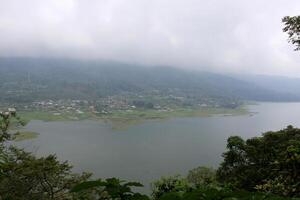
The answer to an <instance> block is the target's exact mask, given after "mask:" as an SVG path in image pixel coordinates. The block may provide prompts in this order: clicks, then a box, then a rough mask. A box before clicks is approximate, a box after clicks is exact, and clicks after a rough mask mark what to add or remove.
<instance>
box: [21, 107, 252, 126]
mask: <svg viewBox="0 0 300 200" xmlns="http://www.w3.org/2000/svg"><path fill="white" fill-rule="evenodd" d="M247 113H248V111H247V109H246V108H245V107H240V108H237V109H226V108H208V107H206V108H196V109H195V108H174V109H172V110H169V111H159V110H154V109H135V110H116V111H113V112H112V113H108V114H94V113H91V112H84V113H82V114H78V113H62V114H61V115H54V114H53V113H51V112H45V111H32V112H31V111H27V112H19V116H20V117H21V118H22V119H23V120H24V121H25V122H29V121H30V120H42V121H78V120H99V121H104V122H107V123H110V124H111V126H112V128H113V129H124V128H127V127H129V126H131V125H135V124H140V123H143V122H144V121H146V120H164V119H169V118H174V117H210V116H214V115H224V116H228V115H229V116H232V115H244V114H247Z"/></svg>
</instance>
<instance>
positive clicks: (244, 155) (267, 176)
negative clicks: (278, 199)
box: [217, 126, 300, 197]
mask: <svg viewBox="0 0 300 200" xmlns="http://www.w3.org/2000/svg"><path fill="white" fill-rule="evenodd" d="M227 148H228V151H227V152H225V153H224V154H223V157H224V161H223V163H222V164H221V166H220V168H219V169H218V172H217V177H218V180H219V181H220V182H222V183H226V184H231V185H232V186H233V187H235V188H238V189H246V190H249V191H254V190H261V191H263V192H271V193H274V194H279V195H285V196H296V197H299V196H300V129H297V128H293V127H292V126H288V127H287V128H286V129H283V130H280V131H277V132H266V133H264V134H263V135H262V137H254V138H251V139H248V140H246V141H244V140H243V139H242V138H240V137H237V136H235V137H230V138H229V139H228V142H227Z"/></svg>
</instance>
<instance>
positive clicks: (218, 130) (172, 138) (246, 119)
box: [18, 103, 300, 190]
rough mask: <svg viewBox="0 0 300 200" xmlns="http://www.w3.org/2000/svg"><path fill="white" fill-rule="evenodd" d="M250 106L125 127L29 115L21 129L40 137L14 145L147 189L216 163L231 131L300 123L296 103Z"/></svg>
mask: <svg viewBox="0 0 300 200" xmlns="http://www.w3.org/2000/svg"><path fill="white" fill-rule="evenodd" d="M248 109H249V111H250V112H253V113H255V114H248V115H243V116H214V117H198V118H174V119H168V120H162V121H147V122H145V123H143V124H140V125H134V126H131V127H129V128H128V129H127V130H113V129H112V128H111V126H110V125H109V124H105V123H101V122H97V121H76V122H74V121H72V122H42V121H31V122H30V123H29V124H28V125H27V126H26V127H25V129H26V130H28V131H34V132H38V133H40V135H39V137H38V138H36V139H33V140H27V141H23V142H19V143H18V145H19V146H22V147H24V148H25V149H26V150H29V151H32V152H34V153H35V154H36V155H39V156H41V155H47V154H49V153H54V154H56V155H57V156H58V158H59V159H61V160H68V161H69V162H70V163H71V164H72V165H74V171H75V172H81V171H88V172H93V173H94V175H95V177H101V178H107V177H120V178H122V179H126V180H132V181H133V180H134V181H140V182H142V183H143V184H145V190H148V189H149V184H150V182H152V181H153V180H155V179H158V178H159V177H161V176H163V175H164V176H167V175H175V174H182V175H186V174H187V172H188V170H190V169H192V168H195V167H197V166H200V165H205V166H212V167H217V166H218V164H219V163H220V162H221V160H222V157H221V154H222V152H224V150H225V146H226V139H227V138H228V137H229V136H231V135H240V136H242V137H243V138H249V137H253V136H259V135H260V134H261V133H262V132H265V131H269V130H279V129H282V128H285V127H286V126H287V125H293V126H300V103H260V104H257V105H249V106H248Z"/></svg>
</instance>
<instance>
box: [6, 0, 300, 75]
mask: <svg viewBox="0 0 300 200" xmlns="http://www.w3.org/2000/svg"><path fill="white" fill-rule="evenodd" d="M299 10H300V1H299V0H290V1H286V0H264V1H261V0H251V1H249V0H247V1H238V0H222V1H220V0H209V1H208V0H206V1H204V0H151V1H149V0H88V1H84V0H43V1H41V0H26V1H21V0H0V56H5V57H15V56H22V57H24V56H25V57H26V56H30V57H68V58H77V59H109V60H116V61H121V62H130V63H138V64H147V65H171V66H175V67H181V68H189V69H199V70H206V71H207V70H208V71H215V72H226V73H247V74H248V73H253V74H271V75H287V76H298V77H300V65H299V63H300V52H295V51H293V49H294V47H293V46H292V45H291V44H289V43H287V35H286V34H285V33H283V32H282V28H283V25H282V23H281V19H282V17H284V16H286V15H299V14H300V12H299Z"/></svg>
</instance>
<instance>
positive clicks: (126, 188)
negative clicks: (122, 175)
mask: <svg viewBox="0 0 300 200" xmlns="http://www.w3.org/2000/svg"><path fill="white" fill-rule="evenodd" d="M142 186H143V185H142V184H140V183H138V182H126V181H121V180H120V179H117V178H109V179H106V180H104V181H102V180H101V179H100V180H96V181H86V182H82V183H80V184H78V185H76V186H75V187H74V188H73V189H72V192H73V193H78V192H81V191H86V190H89V189H97V191H96V196H98V197H99V198H98V199H99V200H104V199H105V200H149V198H148V197H147V196H146V195H142V194H140V193H138V192H133V191H132V189H131V187H142Z"/></svg>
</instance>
